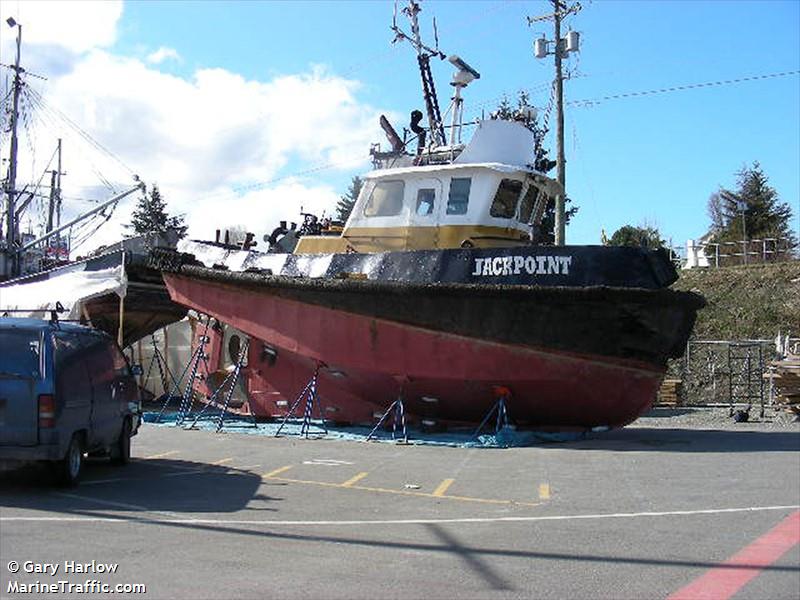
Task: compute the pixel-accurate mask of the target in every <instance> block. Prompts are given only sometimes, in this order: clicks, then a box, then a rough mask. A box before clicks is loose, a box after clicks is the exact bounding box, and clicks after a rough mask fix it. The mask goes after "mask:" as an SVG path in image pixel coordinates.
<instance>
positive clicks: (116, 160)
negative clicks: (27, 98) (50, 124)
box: [31, 90, 134, 175]
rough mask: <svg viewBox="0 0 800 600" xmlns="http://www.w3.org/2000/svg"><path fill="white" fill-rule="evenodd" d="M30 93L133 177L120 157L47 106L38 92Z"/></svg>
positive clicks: (70, 120) (52, 107)
mask: <svg viewBox="0 0 800 600" xmlns="http://www.w3.org/2000/svg"><path fill="white" fill-rule="evenodd" d="M31 91H32V93H33V94H34V96H35V97H36V99H37V100H38V101H39V103H40V104H41V105H42V106H44V107H46V108H47V109H48V110H50V111H52V112H53V113H54V114H55V115H57V116H58V117H59V118H60V119H62V120H63V121H64V122H65V123H66V124H67V125H69V126H70V127H71V128H72V129H73V130H75V131H76V132H77V133H78V135H80V136H81V137H82V138H83V139H84V140H86V141H87V142H88V143H89V144H90V145H92V146H93V147H94V148H96V149H97V150H99V151H100V152H102V153H103V154H105V155H106V156H108V157H109V158H111V159H113V160H114V161H115V162H117V163H118V164H119V165H120V166H121V167H122V168H123V169H125V170H126V171H127V172H128V173H129V174H131V175H133V174H134V171H133V169H131V168H130V167H129V166H128V165H127V164H126V163H125V162H124V161H123V160H122V159H121V158H120V157H119V156H117V155H116V154H114V153H113V152H112V151H111V150H109V149H108V148H106V147H105V146H103V144H101V143H100V142H98V141H97V140H96V139H94V138H93V137H92V136H91V135H90V134H89V133H88V132H86V130H84V129H83V128H82V127H81V126H80V125H78V124H77V123H75V121H73V120H72V119H70V118H69V117H68V116H67V115H65V114H64V113H63V112H61V111H60V110H59V109H57V108H55V107H54V106H51V105H50V104H49V103H48V102H47V101H46V100H45V99H44V98H43V97H42V95H41V94H39V92H37V91H36V90H31Z"/></svg>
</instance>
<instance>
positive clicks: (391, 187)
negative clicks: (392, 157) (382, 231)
mask: <svg viewBox="0 0 800 600" xmlns="http://www.w3.org/2000/svg"><path fill="white" fill-rule="evenodd" d="M404 193H405V183H404V182H403V181H401V180H389V181H378V182H377V183H376V184H375V187H374V188H372V193H371V194H370V196H369V200H368V201H367V205H366V206H365V207H364V215H365V216H367V217H392V216H394V215H399V214H400V211H402V210H403V194H404Z"/></svg>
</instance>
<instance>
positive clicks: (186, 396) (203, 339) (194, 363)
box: [155, 317, 211, 425]
mask: <svg viewBox="0 0 800 600" xmlns="http://www.w3.org/2000/svg"><path fill="white" fill-rule="evenodd" d="M210 323H211V317H208V319H207V320H206V322H205V324H204V327H203V335H201V336H199V338H198V339H197V347H196V348H195V349H194V351H193V352H192V355H191V357H190V358H189V362H187V363H186V366H185V367H184V368H183V372H181V376H180V377H179V378H178V379H177V381H174V384H173V387H172V390H171V391H170V393H169V394H167V395H166V398H165V399H164V403H163V404H162V405H161V410H159V411H158V415H156V418H155V422H156V423H160V422H161V417H162V416H163V414H164V411H165V410H166V409H167V406H168V405H169V403H170V401H171V400H172V399H173V398H180V399H181V402H180V405H179V406H178V414H177V415H176V419H175V425H182V424H183V421H184V419H185V418H186V416H187V415H188V414H189V412H190V411H191V408H192V404H193V403H194V397H193V387H194V381H195V380H196V379H197V375H198V374H197V370H198V367H199V366H200V361H201V360H202V361H204V362H205V364H206V365H208V362H207V361H208V354H206V352H205V345H206V344H207V343H208V342H209V341H210V339H211V338H209V337H208V327H209V325H210ZM190 371H191V374H190V375H189V379H188V380H187V381H186V389H185V390H184V392H183V394H182V395H181V396H178V392H180V386H181V383H182V382H183V378H184V377H186V374H187V373H188V372H190Z"/></svg>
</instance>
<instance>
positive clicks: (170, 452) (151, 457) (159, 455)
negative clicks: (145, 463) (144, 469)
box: [144, 450, 179, 460]
mask: <svg viewBox="0 0 800 600" xmlns="http://www.w3.org/2000/svg"><path fill="white" fill-rule="evenodd" d="M175 454H179V452H178V451H177V450H170V451H169V452H162V453H161V454H152V455H150V456H145V457H144V458H145V460H152V459H154V458H164V457H165V456H173V455H175Z"/></svg>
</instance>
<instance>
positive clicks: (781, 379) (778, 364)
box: [771, 354, 800, 414]
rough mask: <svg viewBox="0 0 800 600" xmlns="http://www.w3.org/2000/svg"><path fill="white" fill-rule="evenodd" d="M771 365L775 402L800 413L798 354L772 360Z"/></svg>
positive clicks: (799, 361) (799, 360) (788, 409)
mask: <svg viewBox="0 0 800 600" xmlns="http://www.w3.org/2000/svg"><path fill="white" fill-rule="evenodd" d="M771 366H772V368H773V375H772V384H773V385H774V386H775V388H774V389H775V404H778V405H783V406H785V407H786V410H787V411H791V412H793V413H796V414H800V355H796V354H789V355H788V356H787V357H786V358H784V359H783V360H776V361H773V362H772V363H771Z"/></svg>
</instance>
